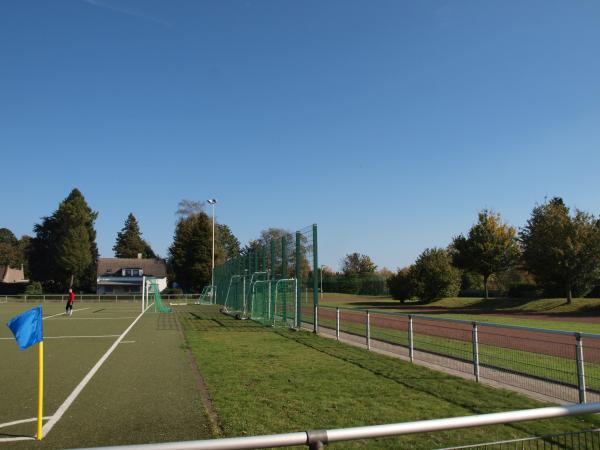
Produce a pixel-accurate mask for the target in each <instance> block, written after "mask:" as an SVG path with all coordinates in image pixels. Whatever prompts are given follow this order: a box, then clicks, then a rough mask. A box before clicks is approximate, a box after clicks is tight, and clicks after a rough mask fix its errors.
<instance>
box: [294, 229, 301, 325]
mask: <svg viewBox="0 0 600 450" xmlns="http://www.w3.org/2000/svg"><path fill="white" fill-rule="evenodd" d="M301 239H302V236H301V235H300V232H299V231H296V268H295V272H296V327H297V328H301V327H302V243H301Z"/></svg>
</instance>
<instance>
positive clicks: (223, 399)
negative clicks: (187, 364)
mask: <svg viewBox="0 0 600 450" xmlns="http://www.w3.org/2000/svg"><path fill="white" fill-rule="evenodd" d="M178 314H179V315H180V317H181V320H182V323H183V327H184V329H185V333H186V336H187V339H188V343H189V345H190V347H191V349H192V350H193V352H194V355H195V356H196V358H197V360H198V362H199V366H200V367H201V370H202V373H203V376H204V379H205V381H206V383H207V385H208V387H209V390H210V393H211V397H212V400H213V402H214V405H215V407H216V409H217V411H218V413H219V416H220V420H221V424H222V430H223V434H224V435H225V436H243V435H254V434H268V433H281V432H287V431H299V430H304V429H315V428H336V427H350V426H359V425H367V424H379V423H390V422H403V421H412V420H421V419H431V418H439V417H451V416H461V415H471V414H479V413H485V412H495V411H508V410H513V409H521V408H532V407H538V406H542V404H541V403H538V402H535V401H533V400H530V399H528V398H525V397H522V396H520V395H517V394H514V393H512V392H508V391H504V390H495V389H491V388H487V387H485V386H482V385H480V384H477V383H474V382H469V381H466V380H464V379H459V378H455V377H452V376H449V375H445V374H441V373H437V372H432V371H430V370H427V369H425V368H422V367H418V366H414V365H411V364H408V363H405V362H403V361H400V360H397V359H393V358H388V357H385V356H381V355H378V354H375V353H370V352H367V351H365V350H361V349H358V348H355V347H351V346H347V345H344V344H341V343H338V342H335V341H332V340H329V339H323V338H320V337H317V336H315V335H313V334H311V333H309V332H304V331H291V330H284V329H278V330H272V329H269V328H264V327H261V326H259V325H257V324H256V323H254V322H251V321H236V320H234V319H231V318H229V317H226V316H223V315H221V314H219V313H218V312H216V310H215V309H214V308H213V309H211V308H206V307H200V308H193V309H190V307H187V308H178ZM597 424H598V418H596V417H586V418H577V419H575V418H571V419H560V420H551V421H539V422H532V423H523V424H517V425H512V426H495V427H487V428H477V429H469V430H461V431H453V432H444V433H430V434H427V435H416V436H406V437H402V438H395V439H383V440H378V441H376V442H374V441H365V442H355V443H344V444H340V445H339V446H338V448H415V449H416V448H423V449H425V448H436V447H443V446H448V445H458V444H469V443H476V442H483V441H489V440H494V439H508V438H513V437H522V436H529V435H532V434H544V433H549V432H561V431H572V430H577V429H583V428H588V427H595V426H597ZM333 447H336V446H333Z"/></svg>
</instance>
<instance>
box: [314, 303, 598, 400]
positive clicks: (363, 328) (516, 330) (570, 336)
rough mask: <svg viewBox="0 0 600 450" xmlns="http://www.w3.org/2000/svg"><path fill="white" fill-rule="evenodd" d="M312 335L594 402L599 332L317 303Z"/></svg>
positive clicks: (549, 394)
mask: <svg viewBox="0 0 600 450" xmlns="http://www.w3.org/2000/svg"><path fill="white" fill-rule="evenodd" d="M318 324H319V332H320V333H322V334H328V335H331V336H335V337H336V339H338V340H345V341H349V342H352V343H354V344H358V345H362V346H364V347H366V348H367V349H377V350H384V351H387V352H391V353H394V354H398V355H401V356H404V357H407V358H408V359H410V361H411V362H414V361H422V362H426V363H430V364H435V365H438V366H442V367H446V368H449V369H452V370H454V371H459V372H463V373H467V374H469V375H471V376H472V377H473V378H474V379H475V380H476V381H480V380H481V379H487V380H491V381H495V382H497V383H500V384H503V385H506V386H511V387H515V388H519V389H522V390H526V391H530V392H534V393H537V394H542V395H544V396H546V397H551V398H555V399H559V400H562V401H565V402H569V403H575V402H579V403H585V402H587V401H588V400H591V401H600V335H598V334H592V333H575V332H568V331H561V330H549V329H542V328H530V327H523V326H517V325H508V324H495V323H487V322H478V321H468V320H461V319H449V318H442V317H431V316H424V315H417V314H404V313H397V312H382V311H373V310H367V309H353V308H343V307H337V308H336V307H332V306H319V307H318Z"/></svg>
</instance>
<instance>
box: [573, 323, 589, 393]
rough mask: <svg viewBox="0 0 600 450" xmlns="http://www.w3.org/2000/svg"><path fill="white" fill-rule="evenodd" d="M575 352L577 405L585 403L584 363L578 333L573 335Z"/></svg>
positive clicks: (581, 343)
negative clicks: (577, 390)
mask: <svg viewBox="0 0 600 450" xmlns="http://www.w3.org/2000/svg"><path fill="white" fill-rule="evenodd" d="M575 339H576V350H577V356H576V358H577V386H578V388H579V403H586V392H585V391H586V389H585V363H584V360H583V342H582V339H581V335H580V334H579V333H576V334H575Z"/></svg>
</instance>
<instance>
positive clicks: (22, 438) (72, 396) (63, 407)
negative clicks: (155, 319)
mask: <svg viewBox="0 0 600 450" xmlns="http://www.w3.org/2000/svg"><path fill="white" fill-rule="evenodd" d="M84 309H89V308H81V309H79V310H78V311H82V310H84ZM146 311H147V309H146ZM146 311H144V312H142V313H140V315H138V316H137V317H136V319H135V320H134V321H133V322H132V323H131V324H130V325H129V326H128V327H127V329H126V330H125V331H124V332H123V333H122V334H121V335H120V336H119V337H118V338H117V340H116V341H115V342H114V343H113V344H112V345H111V347H110V348H109V349H108V350H107V351H106V353H104V355H103V356H102V357H101V358H100V359H99V360H98V362H97V363H96V364H95V365H94V367H92V369H91V370H90V371H89V372H88V373H87V375H86V376H85V377H84V378H83V380H81V381H80V382H79V384H78V385H77V387H76V388H75V390H73V392H71V394H70V395H69V396H68V397H67V399H66V400H65V401H64V402H63V404H62V405H60V407H59V408H58V409H57V410H56V412H55V413H54V415H52V416H47V417H44V419H45V420H48V419H49V420H48V422H46V424H45V425H44V426H43V428H42V437H44V436H46V435H47V434H48V433H49V432H50V430H52V428H53V427H54V425H56V424H57V423H58V421H59V420H60V419H61V418H62V416H63V414H64V413H65V412H66V411H67V410H68V409H69V407H70V406H71V404H72V403H73V402H74V401H75V399H76V398H77V397H78V396H79V394H80V393H81V391H82V390H83V388H84V387H85V386H86V385H87V384H88V383H89V381H90V380H91V379H92V377H93V376H94V375H95V374H96V372H97V371H98V369H100V367H101V366H102V364H104V362H105V361H106V360H107V359H108V357H109V356H110V355H111V353H112V352H113V351H114V350H115V349H116V348H117V346H118V345H119V344H120V343H121V341H122V340H123V338H124V337H125V336H126V335H127V333H129V331H130V330H131V329H132V328H133V326H134V325H135V324H136V323H137V322H138V320H140V319H141V318H142V316H143V315H144V313H145V312H146ZM62 314H64V313H60V314H54V315H52V316H46V317H43V318H42V320H44V319H48V318H50V317H55V316H59V315H62ZM115 336H116V335H115ZM69 337H71V336H69ZM86 337H88V336H86ZM10 339H12V338H10ZM46 339H48V338H46ZM36 420H37V418H33V419H23V420H17V421H13V422H7V423H4V424H0V428H3V427H8V426H11V425H18V424H20V423H27V422H34V421H36ZM33 439H35V437H34V436H32V437H28V436H19V437H11V438H0V442H14V441H30V440H33Z"/></svg>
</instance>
